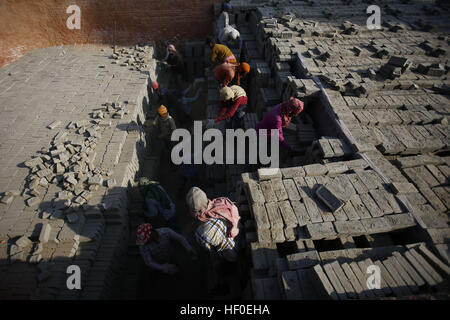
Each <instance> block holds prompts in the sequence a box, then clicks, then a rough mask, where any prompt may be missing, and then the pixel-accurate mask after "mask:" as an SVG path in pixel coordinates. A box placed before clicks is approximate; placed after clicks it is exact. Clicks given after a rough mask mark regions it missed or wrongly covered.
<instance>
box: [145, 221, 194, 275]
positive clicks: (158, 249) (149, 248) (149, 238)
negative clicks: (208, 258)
mask: <svg viewBox="0 0 450 320" xmlns="http://www.w3.org/2000/svg"><path fill="white" fill-rule="evenodd" d="M173 241H176V242H178V243H179V244H181V245H182V246H183V247H184V248H185V249H186V251H187V252H188V253H189V254H191V255H193V256H195V255H196V252H195V250H194V249H193V248H192V246H191V245H190V244H189V242H188V241H187V240H186V238H185V237H183V236H182V235H180V234H178V233H176V232H175V231H173V230H171V229H170V228H158V229H153V227H152V225H151V224H149V223H144V224H141V225H140V226H139V227H138V228H137V231H136V245H138V246H139V252H140V254H141V256H142V258H143V259H144V262H145V264H146V265H147V266H148V267H150V268H151V269H153V270H157V271H160V272H163V273H167V274H174V273H177V272H178V266H177V264H175V263H174V261H176V258H177V256H176V255H175V254H174V246H173Z"/></svg>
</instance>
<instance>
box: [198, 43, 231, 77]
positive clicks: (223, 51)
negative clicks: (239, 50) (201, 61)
mask: <svg viewBox="0 0 450 320" xmlns="http://www.w3.org/2000/svg"><path fill="white" fill-rule="evenodd" d="M206 44H207V45H208V46H209V47H210V48H211V66H210V67H208V68H206V69H205V71H206V73H209V71H210V70H212V69H213V68H214V67H215V66H217V65H219V64H222V63H224V62H230V63H237V62H238V61H237V59H236V57H235V56H234V54H233V52H232V51H231V50H230V48H228V47H227V46H225V45H223V44H217V43H216V40H215V39H214V38H208V39H207V40H206Z"/></svg>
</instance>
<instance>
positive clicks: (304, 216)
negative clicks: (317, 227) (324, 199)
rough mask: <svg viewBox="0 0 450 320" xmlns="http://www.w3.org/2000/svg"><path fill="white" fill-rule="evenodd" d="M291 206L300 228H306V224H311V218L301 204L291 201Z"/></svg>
mask: <svg viewBox="0 0 450 320" xmlns="http://www.w3.org/2000/svg"><path fill="white" fill-rule="evenodd" d="M291 205H292V209H293V210H294V214H295V216H296V218H297V222H298V225H299V226H300V227H303V226H306V224H308V223H310V222H311V218H310V217H309V214H308V212H307V210H306V207H305V205H304V204H303V203H301V202H300V201H291Z"/></svg>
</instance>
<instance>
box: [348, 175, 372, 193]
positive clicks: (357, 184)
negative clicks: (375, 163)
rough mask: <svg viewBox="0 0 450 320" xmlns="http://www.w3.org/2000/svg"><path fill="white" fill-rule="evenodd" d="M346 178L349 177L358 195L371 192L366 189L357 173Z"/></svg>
mask: <svg viewBox="0 0 450 320" xmlns="http://www.w3.org/2000/svg"><path fill="white" fill-rule="evenodd" d="M346 176H347V177H348V179H349V180H350V183H351V184H352V185H353V188H355V190H356V192H357V193H358V194H363V193H368V192H369V189H368V188H367V187H366V185H365V184H364V183H363V182H362V180H361V178H360V177H359V176H358V175H357V174H356V173H352V174H347V175H346Z"/></svg>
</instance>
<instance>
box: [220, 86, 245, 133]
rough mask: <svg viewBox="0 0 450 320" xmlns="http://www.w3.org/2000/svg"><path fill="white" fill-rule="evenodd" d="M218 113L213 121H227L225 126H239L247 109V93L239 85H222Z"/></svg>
mask: <svg viewBox="0 0 450 320" xmlns="http://www.w3.org/2000/svg"><path fill="white" fill-rule="evenodd" d="M219 93H220V96H219V100H220V102H219V108H220V110H219V115H218V117H217V118H216V119H214V122H215V123H218V122H220V121H222V120H226V121H227V128H234V129H236V128H240V127H241V126H242V119H243V117H244V115H245V110H246V109H247V101H248V99H247V94H246V93H245V90H244V89H242V88H241V87H240V86H231V87H223V88H221V89H220V92H219Z"/></svg>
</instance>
